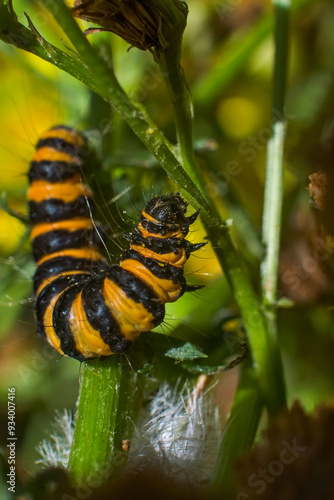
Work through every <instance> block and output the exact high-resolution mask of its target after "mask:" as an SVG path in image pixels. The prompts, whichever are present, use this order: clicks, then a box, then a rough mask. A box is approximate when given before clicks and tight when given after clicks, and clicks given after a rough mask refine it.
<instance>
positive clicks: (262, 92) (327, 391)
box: [0, 0, 334, 474]
mask: <svg viewBox="0 0 334 500" xmlns="http://www.w3.org/2000/svg"><path fill="white" fill-rule="evenodd" d="M292 3H293V9H292V18H291V46H290V67H289V75H288V88H287V106H286V117H287V120H288V134H287V141H286V151H285V158H286V175H285V199H284V213H283V232H282V248H281V262H280V287H279V289H280V297H281V298H283V297H287V298H289V299H290V300H291V301H292V302H293V303H294V305H293V307H290V308H286V309H281V310H280V311H279V336H280V344H281V349H282V356H283V361H284V368H285V375H286V383H287V388H288V397H289V401H290V402H291V401H293V400H294V399H296V398H298V399H300V400H301V401H302V403H303V404H304V406H305V407H306V408H307V409H308V410H310V409H312V408H313V407H314V406H315V405H316V404H318V403H320V402H322V401H331V400H332V399H333V386H334V383H333V380H334V364H333V362H332V360H333V355H334V336H333V333H334V327H333V304H334V300H333V287H332V267H333V261H332V253H333V250H332V246H331V243H330V242H329V241H328V240H325V239H324V235H323V234H322V229H321V217H320V216H319V214H318V213H317V212H316V210H315V209H314V208H313V207H312V206H311V204H310V201H309V194H308V192H307V190H306V187H307V186H308V183H309V180H308V176H309V175H310V173H312V172H313V171H315V170H317V168H319V167H321V161H323V160H322V158H324V157H326V152H327V151H328V150H330V147H329V146H328V144H329V143H330V141H331V134H332V133H333V126H334V121H333V118H334V114H333V109H334V102H333V101H334V92H333V87H334V81H333V76H334V30H333V28H332V27H333V25H334V5H333V3H332V2H331V1H329V0H328V1H321V0H320V1H319V0H313V1H311V0H298V1H297V0H295V1H293V2H292ZM188 5H189V18H188V27H187V29H186V32H185V36H184V47H183V59H182V63H183V67H184V71H185V75H186V78H187V81H188V83H189V86H190V89H191V93H192V96H193V100H194V111H195V141H196V142H195V144H196V153H197V157H198V160H199V162H200V165H201V167H202V168H203V171H204V174H205V178H206V186H205V189H206V192H207V194H208V196H211V197H212V198H214V200H215V202H216V203H217V205H218V207H219V209H220V210H221V212H222V213H223V215H224V217H225V218H227V219H229V220H230V223H231V231H232V235H233V239H234V242H235V244H236V246H237V248H238V251H239V252H240V253H241V254H242V255H243V257H244V259H245V260H246V261H247V263H248V266H249V269H250V273H251V276H252V280H253V284H254V286H255V288H257V289H259V288H260V286H259V263H260V261H261V257H262V248H261V243H260V239H261V217H262V201H263V187H264V175H265V157H266V143H267V140H268V137H269V135H270V124H271V117H272V112H273V110H272V98H271V91H272V63H273V40H272V28H273V13H272V6H271V3H270V2H269V1H261V0H226V1H222V0H189V2H188ZM14 6H15V9H16V12H17V13H18V15H19V20H20V22H22V23H25V22H26V21H25V18H24V14H23V12H24V10H27V12H28V14H29V16H30V17H31V19H32V21H33V22H34V24H35V26H36V27H37V29H38V30H39V31H40V32H41V33H42V34H43V36H44V37H45V38H46V39H47V40H49V41H50V42H52V43H54V44H56V45H57V46H59V47H62V44H63V43H65V44H66V40H64V36H63V33H62V32H61V31H59V29H58V28H57V26H56V25H55V24H54V21H53V19H51V18H50V16H48V14H47V13H46V12H45V11H44V10H42V9H41V7H40V6H38V4H37V3H36V2H34V1H29V4H28V5H27V2H26V1H15V2H14ZM91 40H92V41H93V43H95V44H102V45H103V50H105V51H106V52H108V51H110V50H111V51H112V56H113V63H114V67H115V72H116V75H117V77H118V78H119V80H120V82H121V84H122V85H123V86H124V88H125V90H126V91H127V92H128V93H129V94H130V96H131V97H132V98H134V99H136V100H138V101H140V102H141V103H142V104H143V105H144V106H146V107H147V108H148V110H149V112H150V114H151V115H152V117H153V118H154V120H155V121H156V123H157V124H158V126H159V127H160V128H161V129H162V130H163V131H164V132H165V134H166V136H167V137H168V139H170V140H171V141H175V131H174V125H173V114H172V107H171V105H170V102H169V98H168V94H167V91H166V88H165V86H164V84H163V80H162V77H161V75H160V73H159V70H158V68H157V66H156V65H155V64H154V62H153V60H152V57H151V56H150V54H148V53H144V52H140V51H139V50H137V49H135V48H132V49H130V50H129V47H128V45H127V44H126V43H125V42H123V41H122V40H120V39H118V38H117V37H116V36H114V35H112V34H105V33H104V34H97V35H94V36H93V37H91ZM0 67H1V80H0V107H1V110H2V120H1V122H0V152H1V165H0V188H1V192H2V193H5V194H6V203H7V204H8V206H9V207H10V208H11V209H13V210H16V211H18V212H19V213H20V214H22V215H26V202H25V192H26V189H27V177H26V173H27V171H28V168H29V161H30V158H31V156H32V154H33V150H34V148H33V147H34V144H35V143H36V141H37V139H38V136H39V134H40V133H42V132H43V131H44V130H46V129H47V128H48V127H50V126H52V125H56V124H60V123H64V124H67V125H70V126H75V127H78V128H79V129H81V130H87V133H88V135H89V136H90V137H91V138H92V140H93V141H94V142H95V143H96V145H97V149H98V153H99V154H100V156H101V157H102V158H103V168H102V169H101V171H100V172H99V173H97V174H96V179H95V181H96V184H97V187H96V186H94V189H95V193H96V203H97V205H98V210H97V212H100V213H102V216H99V215H97V218H99V217H100V218H101V217H104V216H107V218H109V219H108V222H109V223H111V224H113V223H114V222H115V221H114V219H115V218H116V219H117V221H118V225H117V231H116V230H115V229H114V231H115V232H116V236H115V237H114V238H111V239H110V241H108V245H109V250H110V252H111V255H112V257H113V258H114V259H115V260H116V261H117V256H118V255H119V252H120V249H121V248H125V247H126V241H125V239H124V237H123V236H122V234H123V232H124V231H125V232H126V231H129V230H130V229H131V227H133V220H135V219H136V217H137V215H138V211H139V210H140V209H141V207H142V206H143V205H144V204H145V200H146V199H148V198H150V197H151V196H153V195H154V194H157V193H159V192H161V191H163V192H168V191H170V190H174V189H175V187H174V186H172V185H170V184H168V181H167V179H166V177H165V174H164V173H163V171H162V170H161V169H160V167H159V166H158V165H157V164H156V162H155V161H154V159H152V158H151V156H150V155H149V154H148V153H147V152H146V151H145V149H144V148H143V146H142V145H141V143H140V142H139V141H138V139H137V138H136V137H135V136H134V134H133V133H132V132H131V130H130V129H129V128H128V126H127V125H125V124H124V123H122V121H121V120H120V118H119V117H118V116H114V115H113V113H112V112H110V110H109V109H108V107H107V106H106V105H105V104H104V103H102V102H101V101H100V99H99V98H97V97H95V96H92V95H91V93H90V92H89V91H88V90H87V89H85V88H84V86H82V85H81V84H80V83H79V82H77V81H76V80H74V79H73V78H72V77H70V76H68V75H66V74H65V73H62V72H60V71H58V70H57V69H55V68H54V67H53V66H51V65H50V64H47V63H45V62H43V61H40V60H39V59H37V58H36V57H34V56H32V55H31V54H27V53H23V52H18V51H17V50H16V49H14V48H13V47H10V46H7V45H5V44H3V43H1V44H0ZM110 119H111V122H110ZM110 123H111V124H112V125H111V126H110ZM332 151H333V150H332ZM326 158H327V160H328V161H333V157H332V158H330V157H328V156H327V157H326ZM111 179H112V181H111ZM110 182H112V186H113V192H114V193H115V194H119V193H123V191H125V193H124V194H123V195H122V196H120V198H119V199H118V200H117V202H116V203H115V202H112V198H113V193H112V189H111V187H110V184H109V183H110ZM108 189H109V190H110V191H109V192H108ZM106 203H107V204H108V208H106ZM28 233H29V226H28V225H27V224H24V223H22V222H20V221H19V220H17V219H16V218H14V217H12V216H11V215H9V214H7V213H6V212H5V211H4V210H1V209H0V318H1V321H0V396H1V405H0V420H1V422H3V423H4V424H5V423H6V416H7V409H6V403H5V402H6V400H7V389H8V387H16V395H17V397H16V405H17V406H16V408H17V428H18V433H17V436H18V443H19V448H18V455H17V465H18V467H19V468H21V471H22V473H23V474H27V473H28V474H29V473H30V472H31V471H33V470H35V468H36V467H35V466H34V461H35V460H36V459H37V458H38V455H37V452H36V450H35V447H36V446H37V444H38V443H39V442H40V441H41V439H43V438H44V437H45V435H46V434H45V430H47V429H50V422H51V421H52V420H53V415H54V411H55V409H61V408H63V407H67V408H74V406H75V401H76V397H77V393H78V385H79V383H80V365H79V363H78V362H77V361H75V360H72V359H68V358H62V359H59V356H58V355H57V354H55V353H54V352H53V351H52V349H51V348H49V347H48V346H46V345H45V343H44V342H43V341H41V340H40V339H37V338H36V336H35V324H34V315H33V301H32V275H33V272H34V263H33V261H32V257H31V254H30V245H29V239H28ZM203 237H205V232H204V230H203V228H202V226H201V225H200V224H198V225H197V226H196V227H195V231H194V233H193V234H192V235H191V240H192V241H201V240H202V239H203ZM319 239H320V240H319ZM319 241H320V245H322V246H321V248H324V252H323V253H322V256H324V258H321V259H320V258H317V257H316V255H318V254H316V253H315V249H316V248H317V247H318V246H319ZM324 245H325V246H324ZM326 245H327V246H326ZM187 273H188V274H189V275H191V280H192V282H194V283H203V284H205V285H206V288H205V289H204V290H203V291H201V292H200V293H198V294H197V295H195V296H189V297H184V298H183V299H182V300H180V301H179V302H178V303H177V304H175V305H174V304H173V305H170V306H169V307H168V317H167V321H168V325H167V326H168V329H169V328H172V327H177V328H178V331H179V332H181V334H180V333H179V335H181V336H182V331H183V329H184V332H185V333H184V336H185V337H186V325H185V323H186V322H187V321H188V318H190V319H189V321H190V322H191V321H192V325H193V328H195V326H194V320H193V319H191V316H192V315H195V313H194V311H196V310H197V311H200V314H198V317H197V318H196V319H195V323H196V325H197V327H196V328H197V330H198V332H199V334H201V333H204V334H208V333H209V332H208V331H206V332H204V330H205V328H206V325H211V326H212V325H213V321H212V318H213V316H214V315H216V316H215V317H216V318H218V320H217V321H216V322H215V325H216V324H217V322H218V324H219V318H220V317H223V316H224V311H230V312H233V311H235V309H234V302H233V298H232V297H231V296H230V292H229V290H228V287H227V284H226V282H225V280H224V278H221V276H220V275H221V270H220V268H219V266H218V264H217V262H216V260H215V258H214V253H213V251H212V249H210V248H208V247H206V248H205V249H203V250H202V251H201V252H200V254H199V256H198V257H197V258H193V259H191V262H190V263H189V267H187ZM209 305H210V307H209ZM0 427H1V432H3V431H2V429H5V425H1V426H0ZM5 437H6V436H5V435H2V436H1V443H4V440H5Z"/></svg>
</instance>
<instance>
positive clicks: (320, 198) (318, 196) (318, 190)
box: [307, 170, 327, 210]
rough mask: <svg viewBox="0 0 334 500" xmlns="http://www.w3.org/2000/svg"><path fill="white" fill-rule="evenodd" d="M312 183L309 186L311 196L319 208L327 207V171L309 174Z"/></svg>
mask: <svg viewBox="0 0 334 500" xmlns="http://www.w3.org/2000/svg"><path fill="white" fill-rule="evenodd" d="M309 179H310V184H309V187H308V188H307V189H308V191H309V193H310V196H311V198H312V200H313V202H314V204H315V206H316V207H317V208H318V209H319V210H324V208H325V198H326V195H327V175H326V172H324V171H322V170H319V171H318V172H314V174H311V175H310V176H309Z"/></svg>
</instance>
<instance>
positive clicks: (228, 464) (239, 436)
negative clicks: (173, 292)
mask: <svg viewBox="0 0 334 500" xmlns="http://www.w3.org/2000/svg"><path fill="white" fill-rule="evenodd" d="M299 3H300V4H302V2H299ZM39 4H40V8H41V9H42V8H43V9H46V10H47V11H48V12H49V13H50V15H51V16H52V17H53V18H54V19H55V20H56V22H57V23H58V25H59V27H60V29H61V30H62V32H63V34H64V38H65V39H66V40H68V43H67V44H68V45H69V44H71V47H68V46H66V45H62V48H59V47H57V46H55V45H53V44H51V43H49V42H48V41H47V40H46V39H45V38H44V36H43V33H39V32H38V31H37V29H36V28H35V26H34V19H33V18H31V17H29V12H27V13H26V14H25V16H26V23H23V22H21V21H19V19H18V17H17V15H16V13H15V10H14V7H13V4H12V1H11V0H2V1H1V2H0V39H1V40H2V41H3V42H4V43H7V44H12V45H14V46H15V47H17V48H18V49H19V50H24V51H28V52H30V53H32V54H34V55H35V56H36V57H39V58H42V59H44V60H45V61H48V62H49V63H50V64H53V65H54V66H55V67H57V68H59V69H61V70H62V71H65V72H67V73H68V74H70V75H72V76H73V77H74V78H76V79H78V80H79V81H80V82H82V85H85V86H87V87H88V88H89V89H90V90H91V91H92V93H94V94H95V95H97V96H100V98H102V100H103V101H104V102H105V103H107V105H108V106H110V107H111V108H112V110H114V111H115V113H116V114H118V115H119V118H118V120H119V121H124V122H126V123H127V125H128V126H129V127H130V128H131V129H132V131H133V132H134V134H135V135H136V136H137V137H138V138H139V139H140V141H141V142H142V143H143V145H144V146H145V148H146V149H147V150H148V152H149V153H150V155H151V158H154V159H155V161H156V162H158V163H159V164H160V165H161V167H162V168H163V169H164V170H165V173H166V176H167V177H168V178H169V179H171V180H172V181H173V182H174V184H175V186H176V189H177V190H178V191H180V192H181V194H182V196H183V197H184V198H185V199H186V200H187V201H189V202H190V204H191V205H192V207H193V208H194V209H196V210H197V209H200V210H201V212H200V215H201V219H202V222H203V225H204V228H205V231H206V234H207V237H208V239H209V240H210V242H211V244H212V246H213V249H214V251H215V253H216V257H217V259H218V261H219V263H220V265H221V267H222V269H223V271H224V274H225V277H226V280H227V281H228V283H229V285H230V287H231V290H232V292H233V296H234V299H235V302H236V304H237V306H238V309H239V312H240V316H241V318H242V324H243V328H244V331H245V335H246V338H247V344H248V350H249V355H248V357H247V359H246V360H245V362H244V363H243V366H242V370H241V376H240V380H239V385H238V388H237V391H236V394H235V398H234V403H233V406H232V411H231V415H230V418H229V421H228V424H227V427H226V429H225V430H224V433H223V436H222V439H221V442H220V445H219V448H220V449H219V453H218V457H217V459H216V463H215V465H214V471H213V474H212V475H211V481H210V488H211V489H212V491H213V492H218V493H219V492H221V493H224V495H227V497H228V495H229V494H230V493H231V492H233V488H234V486H233V478H232V474H231V468H232V464H233V461H234V458H235V457H236V456H239V455H241V454H242V453H243V452H244V451H245V450H247V449H248V448H249V447H251V445H252V443H253V441H254V438H255V435H256V431H257V429H258V425H259V421H260V418H261V416H262V414H263V412H264V410H265V409H266V410H267V412H268V414H269V416H270V417H273V416H275V415H276V414H277V413H278V412H279V411H280V410H282V409H283V408H284V407H285V405H286V397H285V387H284V376H283V371H282V365H281V359H280V352H279V349H278V345H277V336H276V329H277V326H276V309H277V266H278V248H279V241H280V217H281V203H282V178H283V148H284V137H285V131H286V124H285V119H284V95H285V80H286V67H287V45H288V15H289V10H290V5H289V2H288V1H287V0H286V1H280V0H276V1H274V2H273V5H274V18H275V23H274V25H275V29H274V39H275V47H276V55H275V65H274V76H273V81H274V98H273V108H274V110H276V112H275V113H274V114H273V128H272V130H273V133H272V138H271V139H270V141H269V145H268V155H267V173H266V190H265V206H264V215H263V245H264V249H265V251H264V259H263V262H262V266H261V275H262V296H259V294H258V293H257V291H255V290H254V287H253V286H252V284H251V282H250V278H249V276H248V272H247V268H246V266H245V264H244V262H243V261H242V258H241V256H240V254H239V253H238V252H237V251H236V249H235V247H234V245H233V242H232V240H231V236H230V231H229V225H228V224H227V223H226V221H224V220H222V218H221V214H220V211H219V210H218V207H217V203H216V201H217V200H216V199H213V198H210V197H208V196H207V192H206V190H205V174H204V171H203V169H201V168H200V166H199V163H198V160H197V158H196V155H195V147H194V142H193V123H194V120H196V116H195V117H194V114H193V109H192V102H191V95H190V90H189V88H188V85H187V83H186V81H185V77H184V72H183V69H182V66H181V50H182V37H183V32H184V30H185V29H186V24H187V15H188V7H187V5H186V4H185V3H184V2H181V1H179V0H152V1H151V2H149V3H148V2H145V1H143V0H131V1H129V2H126V7H125V8H124V5H125V2H122V1H121V0H119V1H107V0H105V1H100V2H88V1H82V2H80V1H79V2H78V1H77V2H75V8H74V10H73V9H71V8H69V7H68V6H67V5H66V4H65V2H64V1H63V0H41V1H40V2H39ZM190 8H191V7H190ZM94 9H95V10H94ZM28 10H29V9H28ZM75 16H76V17H81V18H82V19H85V20H88V21H93V22H94V23H95V26H94V28H97V29H91V28H88V30H87V33H86V35H85V34H84V32H83V31H82V29H81V27H80V26H79V25H78V23H77V21H76V19H75ZM271 29H273V19H270V20H269V21H268V20H267V21H266V23H265V26H264V28H263V30H262V31H263V33H262V31H261V33H262V36H264V35H265V34H266V33H267V34H268V33H270V30H271ZM101 30H104V31H111V32H113V33H116V34H117V35H119V36H121V37H122V38H123V39H124V40H126V41H127V42H128V43H129V44H130V45H131V46H135V47H137V48H139V49H140V50H148V51H150V52H151V54H152V56H153V58H154V61H155V62H156V63H157V64H158V66H159V68H160V70H161V74H162V75H163V78H164V80H165V83H166V86H167V89H168V92H169V97H170V104H171V106H172V107H173V110H174V117H175V127H176V137H177V144H176V147H174V146H173V145H171V144H170V142H169V141H168V140H167V139H166V137H165V136H164V134H163V133H162V132H161V130H159V127H158V126H157V125H156V124H155V123H154V122H153V120H152V119H151V117H150V116H149V113H148V111H147V109H146V108H145V107H144V106H143V105H142V104H139V103H138V102H136V101H135V100H133V99H132V98H131V97H130V96H129V95H128V94H127V93H126V92H125V91H124V90H123V88H122V87H121V86H120V84H119V81H118V79H117V75H116V74H115V72H114V69H113V65H112V59H111V55H110V54H108V52H106V50H105V45H104V44H103V42H101V44H99V42H98V41H97V40H94V43H93V44H92V43H91V41H90V40H91V39H92V38H93V37H94V33H95V32H97V31H101ZM88 34H89V35H90V36H89V37H88ZM254 43H255V42H254V39H252V40H250V41H249V46H248V50H250V46H252V44H253V46H254ZM100 45H101V46H100ZM133 50H134V49H133ZM247 54H248V52H247V48H245V52H244V54H239V60H238V61H239V62H238V64H239V65H240V64H242V63H243V61H244V60H245V58H247ZM126 55H127V54H126V53H124V60H126ZM243 58H244V59H243ZM125 70H126V69H124V71H125ZM223 77H224V74H222V75H220V76H219V78H223ZM208 84H210V82H209V83H208ZM223 84H224V82H223V83H222V85H223ZM198 92H199V95H200V90H198ZM277 117H279V118H277ZM151 161H152V160H151ZM116 194H117V193H116ZM223 301H224V297H223V296H222V303H221V307H223ZM205 307H207V306H205ZM177 335H178V332H177V330H176V331H175V332H174V336H176V337H177ZM181 339H182V336H181ZM198 340H199V339H198V338H197V339H196V338H193V337H191V335H190V337H189V338H187V339H186V342H184V341H183V342H180V343H179V344H178V347H177V348H176V350H174V351H173V352H172V353H169V355H170V357H171V358H172V359H174V360H175V362H178V363H179V365H180V363H181V364H182V367H183V377H185V376H186V377H188V378H189V380H193V379H194V376H196V375H197V376H198V375H202V376H203V375H204V376H205V377H207V380H208V378H209V377H211V376H212V375H214V374H215V373H219V372H220V371H222V370H224V359H223V354H222V359H218V357H217V353H220V352H223V350H222V349H221V345H220V344H219V342H220V343H221V344H222V343H223V341H222V340H220V341H218V340H217V344H216V345H215V347H214V349H213V351H214V352H215V353H216V356H212V358H210V353H205V354H204V355H203V351H201V350H199V349H197V348H196V346H195V345H194V344H196V341H198ZM160 344H161V342H160V336H159V339H158V340H156V341H154V340H152V341H151V344H150V350H152V349H154V350H156V358H155V361H156V362H160V361H161V359H162V357H163V356H164V355H165V354H166V351H167V350H168V349H167V348H165V350H164V349H163V348H162V347H161V346H160ZM211 354H212V352H211ZM207 356H209V359H208V360H207V359H205V360H204V361H203V360H202V362H201V363H200V362H199V361H198V360H199V359H200V358H201V357H207ZM179 365H175V366H176V368H173V367H169V368H168V369H169V373H168V374H169V376H170V379H171V380H175V376H176V375H175V374H178V371H177V370H178V369H179ZM135 369H136V368H135V367H134V369H133V368H132V367H131V366H129V363H128V362H127V360H126V359H125V358H124V357H122V356H119V355H113V356H111V357H110V358H108V359H107V360H100V359H95V360H92V361H86V362H84V363H83V364H82V368H81V373H80V394H79V399H78V406H77V413H76V425H75V430H74V436H73V441H72V447H71V451H70V454H69V459H68V470H69V473H70V476H71V481H72V482H73V484H74V485H81V484H89V485H92V486H94V485H97V484H101V482H103V480H104V479H106V478H108V477H110V476H111V477H114V476H120V475H122V474H123V473H124V470H125V467H126V465H127V462H128V456H129V454H128V453H127V449H126V448H127V445H126V442H127V441H128V440H129V441H130V442H131V435H132V434H133V428H134V426H133V422H134V421H136V419H137V416H138V413H139V412H140V409H141V406H142V401H143V393H142V388H143V386H144V382H143V380H145V370H140V373H134V371H135ZM173 370H175V371H174V372H173ZM187 387H188V396H187V397H188V400H189V401H191V400H192V397H193V396H192V395H191V394H192V392H191V391H190V392H189V385H188V386H187ZM165 392H166V391H165ZM167 392H168V391H167ZM186 400H187V398H186V399H184V400H183V401H186ZM155 411H156V410H155ZM198 411H199V410H198V409H197V410H196V411H195V412H193V413H194V415H195V418H197V419H198V413H197V412H198ZM166 414H167V415H168V418H169V419H172V418H173V415H174V416H175V413H173V412H169V413H168V412H167V410H166ZM152 415H153V416H154V415H156V413H154V411H153V413H151V418H153V417H152ZM181 420H182V419H181ZM187 425H188V427H189V425H190V423H189V422H188V424H187ZM187 425H186V427H187ZM188 427H187V428H188ZM181 429H182V423H180V425H179V426H177V429H176V430H174V432H176V434H177V433H178V432H179V433H180V432H181ZM187 436H188V438H189V435H188V434H187ZM188 438H187V439H188ZM187 442H188V441H187ZM101 477H102V479H101Z"/></svg>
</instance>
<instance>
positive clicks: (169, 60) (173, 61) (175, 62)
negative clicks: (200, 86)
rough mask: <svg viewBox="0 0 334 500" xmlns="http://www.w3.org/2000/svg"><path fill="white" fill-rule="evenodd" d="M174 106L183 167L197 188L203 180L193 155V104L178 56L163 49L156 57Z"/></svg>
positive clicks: (201, 184)
mask: <svg viewBox="0 0 334 500" xmlns="http://www.w3.org/2000/svg"><path fill="white" fill-rule="evenodd" d="M157 60H158V63H159V66H160V69H161V72H162V75H163V77H164V79H165V82H166V85H167V88H168V89H169V92H170V95H171V99H172V103H173V106H174V113H175V123H176V132H177V140H178V146H179V151H180V157H181V160H182V164H183V167H184V169H185V170H186V172H187V174H188V175H189V177H190V178H191V179H192V180H193V181H194V183H195V184H196V185H197V187H198V188H199V189H201V186H203V181H202V178H201V175H200V171H199V169H198V165H197V162H196V159H195V155H194V146H193V106H192V101H191V97H190V92H189V88H188V86H187V83H186V81H185V78H184V75H183V69H182V67H181V66H180V56H179V55H178V54H175V53H174V52H173V51H171V50H165V51H164V52H162V53H161V54H159V57H158V58H157Z"/></svg>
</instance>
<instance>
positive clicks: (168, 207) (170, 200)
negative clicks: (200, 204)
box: [145, 193, 199, 232]
mask: <svg viewBox="0 0 334 500" xmlns="http://www.w3.org/2000/svg"><path fill="white" fill-rule="evenodd" d="M188 205H189V203H187V202H186V201H185V200H184V199H183V198H182V197H181V195H180V193H176V194H174V193H169V194H165V195H159V196H155V197H154V198H152V200H150V201H149V202H148V204H147V205H146V207H145V213H146V214H147V215H149V216H151V217H152V218H153V219H154V220H155V221H157V222H159V223H160V224H173V225H174V224H177V225H180V227H181V229H182V231H183V232H185V231H186V232H188V230H189V226H190V225H191V224H192V223H193V222H194V221H195V220H196V219H197V216H198V214H199V210H198V211H197V212H195V213H194V214H193V215H191V216H189V217H186V215H185V214H186V211H187V208H188Z"/></svg>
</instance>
